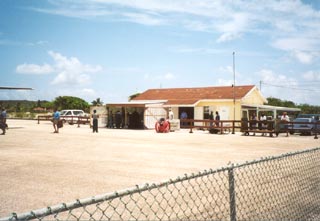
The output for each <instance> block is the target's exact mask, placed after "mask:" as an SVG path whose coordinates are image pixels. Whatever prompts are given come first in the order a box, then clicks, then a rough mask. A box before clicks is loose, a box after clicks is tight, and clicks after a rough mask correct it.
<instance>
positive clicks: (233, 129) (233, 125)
mask: <svg viewBox="0 0 320 221" xmlns="http://www.w3.org/2000/svg"><path fill="white" fill-rule="evenodd" d="M234 127H235V121H232V134H234V131H235V128H234Z"/></svg>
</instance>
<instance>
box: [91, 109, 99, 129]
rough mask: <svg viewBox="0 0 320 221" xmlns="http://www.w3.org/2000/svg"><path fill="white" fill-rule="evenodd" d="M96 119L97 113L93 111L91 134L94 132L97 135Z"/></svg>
mask: <svg viewBox="0 0 320 221" xmlns="http://www.w3.org/2000/svg"><path fill="white" fill-rule="evenodd" d="M98 118H99V115H98V114H97V111H96V110H93V114H92V119H93V120H92V124H93V126H92V129H93V130H92V133H94V132H96V133H98Z"/></svg>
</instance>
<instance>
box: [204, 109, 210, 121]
mask: <svg viewBox="0 0 320 221" xmlns="http://www.w3.org/2000/svg"><path fill="white" fill-rule="evenodd" d="M209 115H210V107H209V106H204V107H203V119H209Z"/></svg>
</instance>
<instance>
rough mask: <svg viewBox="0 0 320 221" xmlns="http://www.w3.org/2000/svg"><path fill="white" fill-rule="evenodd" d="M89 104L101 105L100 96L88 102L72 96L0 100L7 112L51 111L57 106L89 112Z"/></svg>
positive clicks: (0, 105) (61, 108)
mask: <svg viewBox="0 0 320 221" xmlns="http://www.w3.org/2000/svg"><path fill="white" fill-rule="evenodd" d="M90 105H93V106H99V105H103V102H102V101H101V100H100V98H97V99H96V100H94V101H92V102H91V104H89V103H88V102H87V101H85V100H83V99H81V98H78V97H72V96H59V97H56V98H55V99H54V100H53V101H46V100H38V101H28V100H0V107H1V108H5V109H6V110H7V112H30V113H37V112H38V113H39V112H47V111H51V112H52V111H53V109H55V108H57V109H58V110H63V109H80V110H84V111H85V112H89V110H90Z"/></svg>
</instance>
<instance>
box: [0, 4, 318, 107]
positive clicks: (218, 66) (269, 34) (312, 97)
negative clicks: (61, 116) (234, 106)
mask: <svg viewBox="0 0 320 221" xmlns="http://www.w3.org/2000/svg"><path fill="white" fill-rule="evenodd" d="M319 36H320V1H318V0H314V1H310V0H309V1H303V0H285V1H276V0H266V1H260V0H86V1H80V0H79V1H75V0H55V1H53V0H28V1H26V0H1V1H0V67H1V69H0V76H1V83H0V85H1V86H21V87H32V88H34V89H35V90H33V91H4V90H3V91H0V99H1V100H6V99H19V100H20V99H28V100H53V99H54V98H55V97H57V96H63V95H70V96H77V97H80V98H83V99H84V100H86V101H88V102H91V101H93V100H95V99H96V98H100V99H101V100H102V101H103V102H104V103H111V102H122V101H127V99H128V97H129V96H130V95H132V94H134V93H137V92H143V91H145V90H147V89H149V88H160V87H162V88H172V87H205V86H219V85H232V83H233V55H232V54H233V52H235V70H236V71H235V72H236V85H244V84H246V85H247V84H254V85H256V86H257V87H259V88H260V85H261V90H262V94H263V95H264V96H265V97H269V96H273V97H276V98H280V99H285V100H291V101H293V102H295V103H297V104H300V103H308V104H313V105H320V96H319V94H320V62H319V60H320V39H319Z"/></svg>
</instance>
